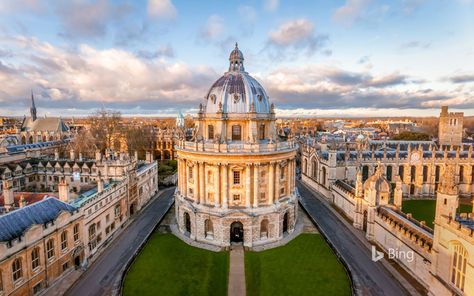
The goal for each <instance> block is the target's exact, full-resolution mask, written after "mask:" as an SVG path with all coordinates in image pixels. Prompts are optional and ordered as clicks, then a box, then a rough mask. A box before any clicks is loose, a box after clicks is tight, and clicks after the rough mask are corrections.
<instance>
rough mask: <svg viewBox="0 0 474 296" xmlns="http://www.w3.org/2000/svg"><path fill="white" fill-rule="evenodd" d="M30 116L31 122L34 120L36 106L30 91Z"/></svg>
mask: <svg viewBox="0 0 474 296" xmlns="http://www.w3.org/2000/svg"><path fill="white" fill-rule="evenodd" d="M30 116H31V120H32V121H35V120H36V106H35V98H34V96H33V91H31V107H30Z"/></svg>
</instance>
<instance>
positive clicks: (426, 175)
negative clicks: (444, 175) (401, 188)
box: [423, 165, 428, 182]
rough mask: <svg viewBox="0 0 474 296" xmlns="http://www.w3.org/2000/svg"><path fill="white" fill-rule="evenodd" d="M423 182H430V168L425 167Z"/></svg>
mask: <svg viewBox="0 0 474 296" xmlns="http://www.w3.org/2000/svg"><path fill="white" fill-rule="evenodd" d="M423 182H428V166H427V165H424V166H423Z"/></svg>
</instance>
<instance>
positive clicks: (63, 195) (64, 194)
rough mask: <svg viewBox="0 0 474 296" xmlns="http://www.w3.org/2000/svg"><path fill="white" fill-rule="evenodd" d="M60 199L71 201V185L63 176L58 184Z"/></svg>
mask: <svg viewBox="0 0 474 296" xmlns="http://www.w3.org/2000/svg"><path fill="white" fill-rule="evenodd" d="M58 191H59V199H60V200H61V201H64V202H69V197H70V196H69V185H68V184H67V182H66V180H65V179H64V178H63V179H61V181H60V182H59V184H58Z"/></svg>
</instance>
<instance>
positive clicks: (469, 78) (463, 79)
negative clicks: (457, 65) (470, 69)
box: [449, 74, 474, 83]
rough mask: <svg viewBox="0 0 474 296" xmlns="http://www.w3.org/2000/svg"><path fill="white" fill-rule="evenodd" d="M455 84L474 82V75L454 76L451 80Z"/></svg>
mask: <svg viewBox="0 0 474 296" xmlns="http://www.w3.org/2000/svg"><path fill="white" fill-rule="evenodd" d="M449 80H450V81H451V82H453V83H469V82H474V74H460V75H454V76H451V77H450V78H449Z"/></svg>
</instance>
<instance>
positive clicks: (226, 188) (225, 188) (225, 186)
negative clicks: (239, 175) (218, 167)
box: [222, 163, 229, 209]
mask: <svg viewBox="0 0 474 296" xmlns="http://www.w3.org/2000/svg"><path fill="white" fill-rule="evenodd" d="M222 170H223V172H222V177H223V179H224V180H222V181H223V182H222V183H223V191H224V192H223V193H222V207H223V208H224V209H227V206H228V205H229V203H228V198H229V165H228V164H226V163H225V164H224V165H222Z"/></svg>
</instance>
